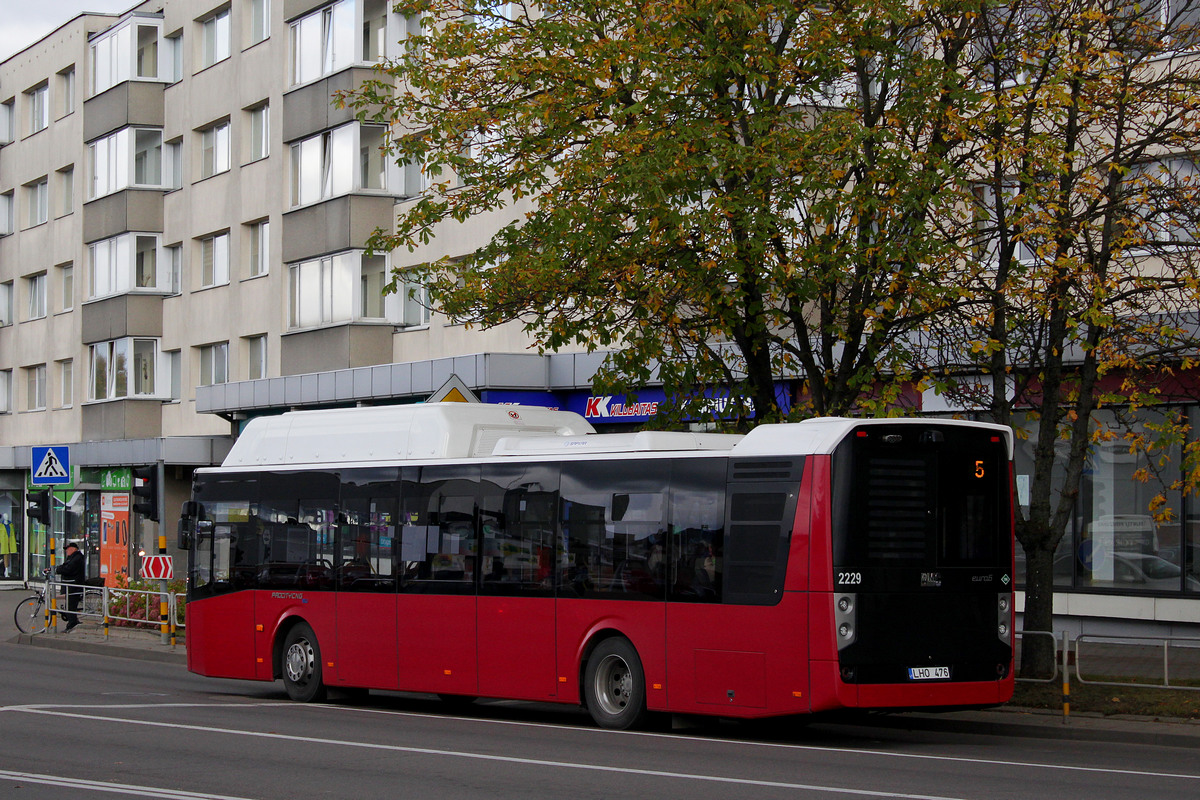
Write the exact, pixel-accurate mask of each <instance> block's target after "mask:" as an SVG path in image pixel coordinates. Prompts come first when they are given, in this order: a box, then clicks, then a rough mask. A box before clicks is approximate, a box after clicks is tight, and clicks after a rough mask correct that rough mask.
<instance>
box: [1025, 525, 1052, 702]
mask: <svg viewBox="0 0 1200 800" xmlns="http://www.w3.org/2000/svg"><path fill="white" fill-rule="evenodd" d="M1040 533H1041V534H1042V535H1039V536H1032V537H1028V538H1029V539H1032V540H1033V541H1030V542H1029V544H1024V545H1023V546H1024V548H1025V570H1026V572H1025V587H1026V588H1025V612H1024V616H1023V618H1022V623H1021V631H1022V634H1023V635H1022V637H1021V665H1020V670H1019V673H1018V674H1020V675H1021V677H1024V678H1049V677H1051V676H1052V675H1053V674H1054V661H1055V650H1056V646H1055V638H1054V551H1055V549H1056V548H1057V546H1058V537H1056V536H1052V535H1050V531H1041V532H1040Z"/></svg>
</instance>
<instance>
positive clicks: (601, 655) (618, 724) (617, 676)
mask: <svg viewBox="0 0 1200 800" xmlns="http://www.w3.org/2000/svg"><path fill="white" fill-rule="evenodd" d="M583 675H584V677H583V691H584V699H585V700H586V702H587V709H588V713H589V714H591V715H592V719H593V720H595V721H596V724H597V725H599V726H600V727H601V728H610V729H612V730H619V731H623V730H627V729H629V728H633V727H637V726H638V725H641V724H642V722H644V721H645V718H646V676H645V674H644V673H643V671H642V660H641V659H640V658H638V654H637V650H635V649H634V647H633V645H632V644H631V643H630V642H629V640H628V639H622V638H613V639H605V640H604V641H603V642H601V643H600V644H598V645H596V649H595V650H593V651H592V655H591V656H590V657H589V658H588V662H587V668H586V669H585V670H584V674H583Z"/></svg>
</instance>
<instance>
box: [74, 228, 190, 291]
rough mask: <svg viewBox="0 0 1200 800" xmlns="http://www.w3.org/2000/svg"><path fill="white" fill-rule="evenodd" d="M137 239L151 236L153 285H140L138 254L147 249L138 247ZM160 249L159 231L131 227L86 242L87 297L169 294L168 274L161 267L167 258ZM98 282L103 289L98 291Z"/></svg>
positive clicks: (161, 245) (160, 236)
mask: <svg viewBox="0 0 1200 800" xmlns="http://www.w3.org/2000/svg"><path fill="white" fill-rule="evenodd" d="M139 239H153V240H154V285H153V286H148V285H139V276H138V267H139V264H138V254H139V253H144V252H147V251H146V250H144V249H139V242H138V240H139ZM163 250H164V248H163V244H162V234H160V233H151V232H146V231H130V232H128V233H121V234H118V235H116V236H112V237H109V238H108V239H100V240H98V241H95V242H92V243H91V244H89V245H88V267H87V269H88V272H87V279H88V286H87V300H101V299H103V298H106V297H120V296H122V295H127V294H171V291H170V288H169V286H164V283H169V279H170V276H169V275H168V274H167V272H168V270H167V269H165V268H164V265H166V264H167V260H166V258H165V255H166V254H165V253H164V252H163ZM102 251H107V252H103V253H102ZM98 254H100V255H101V256H102V258H103V259H104V260H103V261H102V262H98V261H97V256H98ZM122 260H125V262H124V263H122ZM99 267H103V269H104V273H105V274H103V275H101V271H100V269H99ZM98 286H100V287H103V289H104V290H103V291H98V290H97V287H98Z"/></svg>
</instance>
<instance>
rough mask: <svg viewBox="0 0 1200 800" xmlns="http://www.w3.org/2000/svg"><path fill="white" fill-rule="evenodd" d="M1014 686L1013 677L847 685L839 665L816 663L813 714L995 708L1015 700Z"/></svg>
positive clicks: (813, 680) (812, 694)
mask: <svg viewBox="0 0 1200 800" xmlns="http://www.w3.org/2000/svg"><path fill="white" fill-rule="evenodd" d="M1013 686H1014V681H1013V678H1012V675H1011V673H1010V675H1009V676H1008V677H1006V678H1003V679H1001V680H995V681H964V682H958V683H955V682H951V681H945V682H938V683H918V682H912V683H863V684H857V683H846V682H844V681H843V680H842V679H841V677H840V674H839V668H838V664H837V662H836V661H817V662H814V663H813V665H812V692H811V697H812V710H813V711H833V710H836V709H839V708H857V709H863V710H873V709H879V710H882V709H891V710H898V709H920V708H930V709H933V708H947V707H953V706H957V707H960V708H961V707H971V706H975V707H980V706H994V705H1000V704H1001V703H1007V702H1008V701H1009V700H1011V699H1012V695H1013Z"/></svg>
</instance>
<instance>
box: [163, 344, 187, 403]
mask: <svg viewBox="0 0 1200 800" xmlns="http://www.w3.org/2000/svg"><path fill="white" fill-rule="evenodd" d="M165 355H166V357H167V372H168V379H169V380H170V382H171V388H170V391H169V394H168V396H169V397H170V398H171V399H172V400H179V399H181V398H182V397H183V367H182V364H183V354H182V352H180V351H179V350H171V351H170V352H168V353H166V354H165Z"/></svg>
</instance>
